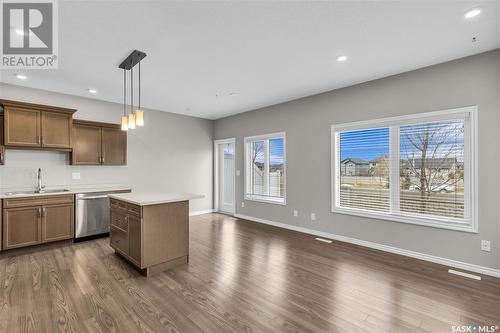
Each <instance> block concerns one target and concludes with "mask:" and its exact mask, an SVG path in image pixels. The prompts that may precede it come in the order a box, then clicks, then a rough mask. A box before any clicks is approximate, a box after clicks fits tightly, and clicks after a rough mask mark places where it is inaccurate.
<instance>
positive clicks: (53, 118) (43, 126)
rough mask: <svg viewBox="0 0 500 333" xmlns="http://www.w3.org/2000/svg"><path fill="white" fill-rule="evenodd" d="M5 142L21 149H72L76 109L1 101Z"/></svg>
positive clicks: (8, 145) (7, 145) (9, 145)
mask: <svg viewBox="0 0 500 333" xmlns="http://www.w3.org/2000/svg"><path fill="white" fill-rule="evenodd" d="M0 105H2V107H3V112H4V122H3V123H4V144H5V146H6V147H17V148H49V149H68V150H69V149H71V129H72V119H73V113H74V112H76V110H74V109H67V108H60V107H55V106H47V105H39V104H31V103H24V102H17V101H8V100H0Z"/></svg>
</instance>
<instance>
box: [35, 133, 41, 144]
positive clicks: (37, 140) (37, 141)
mask: <svg viewBox="0 0 500 333" xmlns="http://www.w3.org/2000/svg"><path fill="white" fill-rule="evenodd" d="M36 143H38V144H39V145H41V144H42V136H41V135H37V137H36Z"/></svg>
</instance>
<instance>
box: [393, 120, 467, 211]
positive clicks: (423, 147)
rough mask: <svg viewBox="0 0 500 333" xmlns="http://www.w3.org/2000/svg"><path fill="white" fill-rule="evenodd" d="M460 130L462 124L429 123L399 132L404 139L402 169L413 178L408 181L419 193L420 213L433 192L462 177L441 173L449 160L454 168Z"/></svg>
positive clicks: (461, 147) (457, 173) (458, 150)
mask: <svg viewBox="0 0 500 333" xmlns="http://www.w3.org/2000/svg"><path fill="white" fill-rule="evenodd" d="M463 129H464V124H463V123H462V122H455V123H452V124H450V123H446V124H443V123H428V124H423V125H416V126H411V127H409V128H408V129H402V134H403V136H404V138H406V140H403V141H402V147H401V148H402V153H403V154H404V155H403V156H402V157H403V161H402V164H403V166H404V167H403V170H404V171H406V172H408V173H409V175H411V176H413V178H412V177H409V178H410V182H411V183H412V184H413V185H415V186H417V187H418V189H419V190H420V194H421V202H420V205H421V210H422V212H425V209H426V202H427V201H428V198H429V197H430V196H431V195H432V194H433V193H435V192H438V191H440V190H442V189H444V186H452V185H455V184H456V183H457V182H458V181H460V179H461V178H462V177H463V173H459V172H443V170H447V168H448V167H449V166H450V158H452V159H454V160H455V161H454V162H453V163H452V164H453V165H454V168H455V171H456V169H457V164H458V159H457V156H456V153H457V152H459V154H461V151H462V150H463ZM448 171H449V170H448ZM405 176H408V174H406V175H405ZM414 179H416V181H415V180H414ZM415 183H416V184H415Z"/></svg>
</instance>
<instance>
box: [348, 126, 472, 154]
mask: <svg viewBox="0 0 500 333" xmlns="http://www.w3.org/2000/svg"><path fill="white" fill-rule="evenodd" d="M463 125H464V123H463V120H455V121H446V122H436V123H427V124H415V125H410V126H401V127H400V133H401V136H400V158H401V159H411V158H419V157H420V156H421V152H420V151H419V150H418V149H416V148H415V147H414V146H413V145H412V144H411V142H410V141H409V140H408V136H409V137H413V138H414V137H416V136H419V135H421V133H423V131H424V130H428V129H431V132H433V134H434V136H433V139H432V140H431V142H430V145H429V148H428V149H427V152H428V154H431V153H432V152H434V151H435V154H434V157H436V158H438V157H451V158H457V159H458V160H459V161H463V147H464V134H463V130H462V128H463ZM433 129H434V131H432V130H433ZM438 142H439V143H440V144H439V146H438V145H437V143H438ZM388 154H389V128H374V129H367V130H355V131H346V132H341V133H340V160H341V161H342V160H344V159H346V158H348V157H351V158H352V157H354V158H360V159H363V160H365V161H371V160H375V159H377V158H379V157H382V156H384V155H388Z"/></svg>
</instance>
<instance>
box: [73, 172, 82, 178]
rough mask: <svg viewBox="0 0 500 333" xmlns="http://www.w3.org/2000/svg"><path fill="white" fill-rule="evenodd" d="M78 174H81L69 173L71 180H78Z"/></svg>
mask: <svg viewBox="0 0 500 333" xmlns="http://www.w3.org/2000/svg"><path fill="white" fill-rule="evenodd" d="M80 176H81V175H80V173H79V172H72V173H71V179H73V180H78V179H80Z"/></svg>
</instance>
